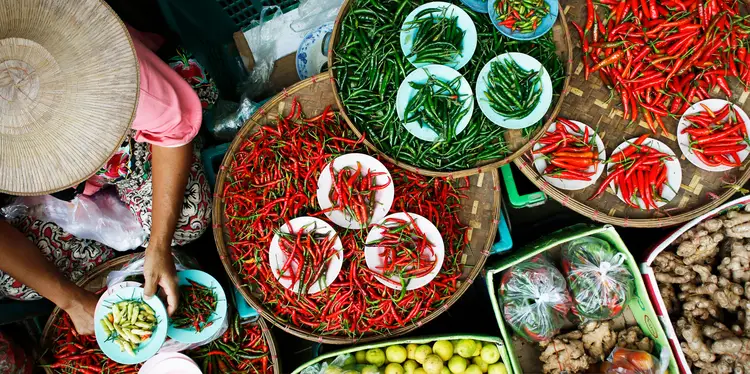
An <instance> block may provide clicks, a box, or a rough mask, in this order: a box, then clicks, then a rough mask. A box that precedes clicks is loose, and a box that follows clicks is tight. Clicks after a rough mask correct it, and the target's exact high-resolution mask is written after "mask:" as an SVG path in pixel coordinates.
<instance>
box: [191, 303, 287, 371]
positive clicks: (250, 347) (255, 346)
mask: <svg viewBox="0 0 750 374" xmlns="http://www.w3.org/2000/svg"><path fill="white" fill-rule="evenodd" d="M185 354H187V355H188V356H190V358H192V359H193V361H195V363H196V364H198V366H199V367H201V369H202V371H203V372H204V373H207V374H209V373H221V374H235V373H256V374H270V373H273V363H272V362H271V359H270V357H269V347H268V342H267V341H266V339H264V338H263V331H261V327H260V325H259V324H257V323H246V324H242V323H241V322H240V319H239V317H237V316H236V315H235V317H234V320H233V322H232V323H230V325H229V328H227V331H226V332H225V333H224V335H222V336H221V337H219V338H218V339H216V340H214V341H212V342H211V343H209V344H206V345H203V346H200V347H198V348H195V349H193V350H191V351H188V352H185Z"/></svg>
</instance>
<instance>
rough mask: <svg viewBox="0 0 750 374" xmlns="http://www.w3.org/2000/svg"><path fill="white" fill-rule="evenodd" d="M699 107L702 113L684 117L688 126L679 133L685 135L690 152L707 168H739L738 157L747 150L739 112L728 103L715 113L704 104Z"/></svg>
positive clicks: (744, 131)
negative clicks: (688, 142)
mask: <svg viewBox="0 0 750 374" xmlns="http://www.w3.org/2000/svg"><path fill="white" fill-rule="evenodd" d="M701 106H702V107H703V111H702V112H699V113H696V114H692V115H689V116H685V117H684V118H685V119H686V120H687V121H688V122H689V123H690V126H688V127H685V128H684V129H682V133H683V134H685V133H686V134H688V135H687V136H688V140H689V141H690V150H691V152H692V153H693V154H694V155H695V157H697V158H698V159H699V160H700V161H701V162H703V163H704V164H706V165H708V166H712V167H715V166H722V165H724V166H729V167H737V166H740V165H742V160H741V159H740V156H739V155H738V153H739V152H741V151H743V150H745V148H747V146H748V143H747V141H748V137H747V127H746V125H745V121H743V120H742V116H741V115H740V112H739V109H737V108H736V107H734V106H733V105H732V104H729V103H727V105H725V106H724V107H723V108H721V109H720V110H718V111H716V112H715V113H714V112H713V111H712V110H711V109H710V108H709V107H707V106H706V105H705V104H703V103H701Z"/></svg>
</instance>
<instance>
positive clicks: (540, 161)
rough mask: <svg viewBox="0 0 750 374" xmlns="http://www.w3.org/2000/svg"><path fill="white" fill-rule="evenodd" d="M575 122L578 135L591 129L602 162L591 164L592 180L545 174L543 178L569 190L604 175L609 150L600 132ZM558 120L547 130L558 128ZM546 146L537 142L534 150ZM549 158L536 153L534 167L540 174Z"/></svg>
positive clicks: (584, 185)
mask: <svg viewBox="0 0 750 374" xmlns="http://www.w3.org/2000/svg"><path fill="white" fill-rule="evenodd" d="M571 122H573V123H574V124H576V125H577V126H578V130H579V132H578V133H577V134H578V135H581V136H583V133H584V130H585V129H588V130H589V137H592V136H593V137H594V143H595V144H596V150H598V151H599V155H598V158H599V160H601V161H602V162H600V163H599V164H598V165H596V166H589V168H588V170H587V171H588V172H594V175H592V176H591V180H590V181H577V180H567V179H560V178H554V177H550V176H544V177H543V178H544V179H545V180H546V181H547V182H548V183H549V184H551V185H553V186H555V187H557V188H559V189H562V190H568V191H575V190H582V189H584V188H586V187H588V186H590V185H592V184H594V182H596V180H597V179H599V177H600V176H601V175H602V172H604V161H606V160H607V150H606V149H605V148H604V142H603V141H602V138H600V137H599V134H597V133H595V132H594V129H592V128H591V127H588V126H586V125H584V124H583V123H581V122H578V121H572V120H571ZM557 124H558V122H555V123H553V124H552V125H550V127H549V128H548V129H547V132H553V131H555V129H557ZM542 147H544V144H539V143H537V144H535V145H534V150H535V151H536V150H538V149H540V148H542ZM547 165H549V164H548V163H547V160H546V159H545V158H544V155H543V154H541V153H535V154H534V167H535V168H536V171H537V172H539V175H542V174H543V173H544V169H546V168H547Z"/></svg>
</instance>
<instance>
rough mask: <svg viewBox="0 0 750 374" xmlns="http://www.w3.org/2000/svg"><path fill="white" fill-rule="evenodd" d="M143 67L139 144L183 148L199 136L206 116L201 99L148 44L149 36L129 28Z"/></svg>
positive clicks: (137, 126)
mask: <svg viewBox="0 0 750 374" xmlns="http://www.w3.org/2000/svg"><path fill="white" fill-rule="evenodd" d="M128 31H130V35H131V36H132V39H133V44H134V45H135V52H136V56H137V57H138V64H139V66H140V74H141V82H140V95H139V97H138V109H137V110H136V113H135V119H134V120H133V129H134V130H136V133H135V140H136V141H138V142H147V143H151V144H153V145H158V146H162V147H179V146H182V145H185V144H188V143H190V141H192V140H193V138H195V136H196V135H197V134H198V130H200V127H201V121H202V119H203V113H202V108H201V103H200V100H199V99H198V95H197V94H196V93H195V91H193V88H192V87H190V85H189V84H188V83H187V82H185V80H184V79H182V77H180V75H179V74H177V73H176V72H175V71H174V70H172V68H170V67H169V65H167V64H166V63H165V62H164V61H162V60H161V59H160V58H159V57H158V56H157V55H156V54H154V52H152V51H151V49H149V48H148V47H146V44H144V43H148V44H149V46H151V47H156V46H158V43H154V41H153V40H149V38H148V35H147V34H145V33H141V32H139V31H138V30H135V29H133V28H131V27H128Z"/></svg>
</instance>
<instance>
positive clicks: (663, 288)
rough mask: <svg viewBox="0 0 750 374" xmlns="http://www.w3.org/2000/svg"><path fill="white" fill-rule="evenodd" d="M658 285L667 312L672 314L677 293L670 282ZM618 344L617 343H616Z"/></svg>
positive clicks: (675, 307) (676, 301)
mask: <svg viewBox="0 0 750 374" xmlns="http://www.w3.org/2000/svg"><path fill="white" fill-rule="evenodd" d="M657 284H658V285H659V294H660V295H661V299H662V300H664V306H665V307H667V314H672V313H674V312H675V311H676V310H677V304H678V303H679V301H678V300H677V293H676V292H675V290H674V286H672V284H670V283H657ZM618 346H619V345H618Z"/></svg>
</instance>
